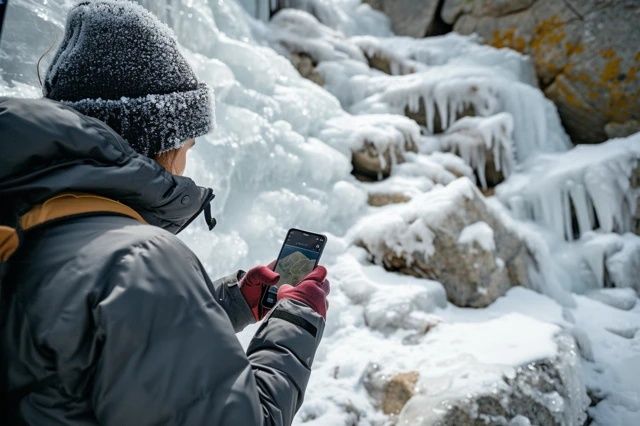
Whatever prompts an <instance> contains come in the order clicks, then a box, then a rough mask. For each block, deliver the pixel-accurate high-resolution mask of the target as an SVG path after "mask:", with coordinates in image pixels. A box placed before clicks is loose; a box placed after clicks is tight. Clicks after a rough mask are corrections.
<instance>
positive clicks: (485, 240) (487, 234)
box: [458, 222, 496, 251]
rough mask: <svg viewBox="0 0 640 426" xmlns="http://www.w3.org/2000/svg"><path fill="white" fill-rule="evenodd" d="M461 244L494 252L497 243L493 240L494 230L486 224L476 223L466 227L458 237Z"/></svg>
mask: <svg viewBox="0 0 640 426" xmlns="http://www.w3.org/2000/svg"><path fill="white" fill-rule="evenodd" d="M458 243H459V244H473V243H476V244H478V246H480V247H481V248H483V249H484V250H486V251H494V250H495V249H496V243H495V241H494V239H493V229H491V227H490V226H489V225H487V223H486V222H476V223H473V224H471V225H469V226H466V227H465V228H464V229H463V230H462V232H461V233H460V236H459V237H458Z"/></svg>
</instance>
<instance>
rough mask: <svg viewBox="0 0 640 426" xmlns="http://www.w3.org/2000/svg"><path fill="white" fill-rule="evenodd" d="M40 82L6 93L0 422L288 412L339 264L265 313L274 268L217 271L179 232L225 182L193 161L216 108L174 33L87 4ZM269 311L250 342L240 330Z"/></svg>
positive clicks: (300, 391)
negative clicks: (38, 90) (11, 246)
mask: <svg viewBox="0 0 640 426" xmlns="http://www.w3.org/2000/svg"><path fill="white" fill-rule="evenodd" d="M43 92H44V95H45V98H44V99H9V98H1V99H0V140H1V142H0V199H1V200H2V202H1V203H0V224H2V225H7V227H5V229H9V228H8V226H9V225H11V226H18V227H19V226H22V227H23V228H24V229H23V230H22V231H21V234H22V235H21V238H20V244H19V246H18V247H17V249H16V251H15V252H14V253H13V254H12V255H11V257H10V258H9V259H8V260H7V262H6V265H5V266H6V268H5V269H6V271H5V274H4V278H2V280H1V281H2V294H1V298H0V303H1V307H0V308H1V309H0V312H1V319H0V321H1V322H0V346H1V357H2V359H1V364H0V368H1V371H0V387H1V390H2V392H3V398H4V403H5V406H7V407H8V408H6V410H7V412H6V413H4V415H3V416H2V419H3V420H2V421H1V422H0V423H2V424H12V423H13V422H16V423H26V424H33V425H44V424H46V425H53V424H60V425H62V424H64V425H94V424H100V425H151V424H170V425H203V424H211V425H254V424H255V425H282V424H290V423H291V422H292V419H293V417H294V415H295V413H296V411H297V410H298V409H299V407H300V405H301V403H302V400H303V396H304V393H305V389H306V386H307V382H308V380H309V375H310V368H311V364H312V361H313V358H314V356H315V352H316V348H317V346H318V344H319V342H320V339H321V337H322V333H323V329H324V321H325V319H324V318H325V316H326V311H327V302H326V296H327V294H328V293H329V283H328V281H327V280H326V273H327V272H326V269H325V268H324V267H322V266H319V267H317V268H316V269H314V270H313V271H312V272H311V273H310V274H309V275H308V276H306V277H305V278H304V279H303V280H302V281H301V283H299V284H298V285H297V286H295V287H292V286H288V285H283V286H282V287H280V289H279V292H278V299H279V302H278V304H277V305H276V307H275V308H274V309H273V310H272V311H271V312H268V313H266V314H265V312H263V309H261V307H260V295H261V294H262V291H263V288H264V286H267V285H271V284H274V283H276V282H277V280H278V275H277V274H276V273H275V272H274V271H272V270H271V269H270V268H268V267H267V266H257V267H254V268H252V269H250V270H249V271H248V272H247V273H244V272H242V271H238V272H234V273H233V274H231V275H229V276H227V277H224V278H221V279H219V280H217V281H212V280H210V279H209V277H208V276H207V273H206V272H205V269H204V268H203V266H202V264H201V263H200V262H199V261H198V259H197V258H196V256H195V255H194V253H192V252H191V250H190V249H189V248H188V247H187V246H186V245H185V244H183V243H182V242H181V241H180V240H179V239H178V238H177V237H176V236H175V235H174V234H176V233H178V232H179V231H181V230H182V229H184V228H185V227H186V226H187V225H188V224H189V223H190V222H191V221H192V220H193V219H194V218H195V217H196V216H198V215H199V214H200V213H201V212H202V211H205V212H206V211H207V207H208V205H209V203H210V201H211V199H212V196H213V195H212V191H211V190H210V189H207V188H202V187H199V186H197V185H196V184H195V183H194V182H193V181H192V180H190V179H188V178H186V177H182V176H180V175H181V174H182V172H183V171H184V167H185V164H186V161H187V160H186V158H187V155H186V154H187V151H188V150H189V149H190V148H191V147H192V146H193V144H194V138H196V137H198V136H201V135H203V134H205V133H207V132H208V131H209V130H210V127H211V126H212V122H213V117H212V111H211V106H210V105H211V100H212V99H211V97H212V93H211V91H210V90H209V89H208V87H207V86H206V85H205V84H203V83H201V82H199V81H198V80H197V78H196V76H195V74H194V72H193V70H192V69H191V67H190V66H189V65H188V63H187V61H186V60H185V58H184V57H183V55H182V54H181V53H180V51H179V50H178V47H177V44H176V42H175V40H174V38H173V34H172V33H171V32H170V30H169V29H168V28H167V27H166V26H164V25H163V24H161V23H160V22H159V20H158V19H157V18H156V17H154V16H153V15H152V14H151V13H150V12H148V11H146V10H145V9H144V8H142V7H141V6H139V5H136V4H133V3H130V2H122V1H118V0H99V1H85V2H82V3H80V4H78V5H76V6H74V7H73V8H72V9H71V10H70V12H69V15H68V17H67V25H66V29H65V35H64V38H63V40H62V43H61V45H60V47H59V48H58V50H57V52H56V54H55V55H54V57H53V59H52V63H51V65H50V66H49V68H48V70H47V73H46V76H45V81H44V86H43ZM81 206H104V208H102V207H101V208H102V210H103V211H100V210H101V208H92V207H89V208H88V210H86V211H85V213H84V214H71V213H70V212H76V213H77V212H78V211H79V210H78V209H79V208H80V207H81ZM42 215H49V216H47V217H54V218H56V219H55V220H50V221H48V222H46V223H44V224H41V225H36V226H33V227H32V228H29V229H28V231H27V230H26V229H27V228H26V226H27V225H28V224H29V223H32V222H33V221H34V220H35V221H36V223H37V220H38V217H41V216H42ZM25 224H27V225H25ZM1 252H2V250H1V247H0V254H1ZM3 265H4V264H3ZM263 317H264V318H263ZM261 319H262V320H263V323H262V324H261V325H260V327H259V328H258V330H257V332H256V334H255V336H254V337H253V340H251V342H250V344H249V347H248V349H247V351H246V353H245V351H244V350H243V349H242V347H241V345H240V343H239V341H238V340H237V338H236V336H235V335H234V332H238V331H239V330H242V329H243V328H244V327H245V326H246V325H247V324H249V323H252V322H255V321H257V320H261ZM16 395H17V396H16ZM10 398H12V399H10Z"/></svg>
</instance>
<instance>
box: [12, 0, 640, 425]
mask: <svg viewBox="0 0 640 426" xmlns="http://www.w3.org/2000/svg"><path fill="white" fill-rule="evenodd" d="M72 3H73V2H72V1H70V0H61V1H59V2H58V1H56V2H52V1H48V0H14V1H12V2H11V3H10V7H9V11H8V14H7V17H6V22H5V24H6V27H5V30H4V32H3V37H2V45H1V46H0V47H1V49H0V72H1V74H0V95H9V96H28V97H35V96H40V89H39V84H38V78H37V72H36V62H37V60H38V58H39V57H40V56H41V55H42V54H43V53H44V52H45V51H46V50H47V49H48V48H49V47H50V45H51V43H54V44H55V42H56V41H57V40H60V37H61V33H62V30H63V27H64V17H65V10H66V9H67V8H68V7H69V6H70V5H71V4H72ZM141 3H142V4H143V5H145V6H146V7H147V8H149V9H150V10H151V11H152V12H154V13H156V14H157V15H158V16H159V17H160V18H161V19H162V20H163V21H165V22H166V23H167V24H169V25H170V26H171V27H172V28H173V29H174V31H175V32H176V35H177V38H178V40H179V42H180V44H181V46H182V47H183V49H184V51H185V53H186V55H187V57H188V59H189V60H190V61H191V63H192V64H193V66H194V67H195V69H196V71H197V74H198V75H199V76H200V78H201V79H202V80H204V81H206V82H207V83H208V84H209V85H210V86H211V87H213V88H214V90H215V92H216V106H215V107H216V116H217V122H218V126H217V128H216V130H215V131H214V132H212V133H211V134H210V135H208V136H206V137H203V138H201V140H200V141H199V143H198V144H197V145H196V149H195V150H194V152H193V153H192V154H191V158H190V164H189V166H188V169H187V174H188V175H190V176H191V177H192V178H193V179H194V180H196V181H197V182H199V183H201V184H202V185H206V186H211V187H212V188H214V190H215V191H216V193H217V197H216V199H215V202H214V204H213V207H214V210H215V212H214V214H215V216H216V217H217V218H218V220H219V225H218V226H217V227H216V229H215V232H213V233H210V232H208V231H206V227H205V224H204V223H199V222H198V223H195V224H194V225H192V226H191V227H190V228H189V229H188V230H187V231H186V232H185V233H184V234H182V238H183V239H184V240H185V241H186V242H187V244H188V245H189V246H190V247H191V248H192V249H193V250H194V251H195V252H196V253H197V254H198V256H199V257H200V258H201V259H202V260H203V262H204V264H205V265H206V267H207V269H208V271H209V272H210V274H212V275H213V276H214V277H215V276H219V275H222V274H226V273H228V272H230V271H231V270H233V269H235V268H248V267H251V266H252V265H255V264H257V263H267V262H269V261H270V260H272V259H273V257H274V256H275V255H276V254H277V250H278V248H279V245H280V244H281V241H282V238H283V237H284V235H285V233H286V231H287V229H289V228H290V227H297V228H307V229H310V230H313V231H317V232H323V233H325V234H327V235H328V237H329V239H328V244H327V247H326V249H325V254H324V255H323V263H325V264H326V265H327V266H328V269H329V272H330V279H331V282H332V293H331V296H330V311H329V317H328V322H327V328H326V331H325V335H324V338H323V342H322V345H321V346H320V348H319V350H318V354H317V357H316V361H315V364H314V371H313V374H312V377H311V381H310V383H309V387H308V391H307V396H306V399H305V403H304V405H303V407H302V409H301V411H300V413H299V414H298V416H297V418H296V422H297V423H298V424H313V425H343V424H344V425H350V424H363V425H366V424H387V423H389V422H392V421H395V420H398V421H399V422H400V423H403V424H431V422H432V421H433V419H434V417H432V416H435V415H436V414H437V413H438V412H439V411H438V410H440V411H441V410H442V408H443V407H446V404H447V401H448V400H454V399H456V398H459V397H460V396H461V395H462V396H463V397H464V396H466V395H467V394H473V393H474V392H476V391H478V392H480V391H487V389H494V387H495V389H496V392H498V391H500V389H501V388H500V386H503V385H500V386H498V384H500V383H503V384H504V383H505V381H504V380H506V379H505V378H507V379H509V380H512V379H513V380H515V379H514V377H516V378H517V377H518V374H519V373H518V371H520V370H521V369H522V368H523V366H527V365H532V364H531V363H535V362H537V361H539V360H541V359H555V360H557V363H558V372H559V373H558V374H559V375H560V376H561V377H562V382H563V386H564V387H565V390H566V395H563V396H564V399H563V397H561V396H560V395H559V394H558V392H556V391H554V392H546V393H545V392H540V391H539V390H536V389H534V388H531V389H530V393H531V394H532V398H533V399H534V400H535V401H537V402H538V403H540V404H541V405H542V406H544V407H546V408H548V411H549V413H551V414H550V415H551V416H552V418H553V419H554V421H556V422H557V424H567V425H573V424H582V422H584V421H585V420H586V415H585V410H587V409H588V415H589V417H590V418H591V419H593V424H599V425H633V424H640V380H638V378H640V331H639V330H640V304H638V303H637V302H638V293H636V292H639V291H640V284H639V283H640V278H638V277H639V276H640V237H638V236H637V235H635V234H634V233H632V232H633V227H634V224H633V220H634V219H633V216H634V214H635V213H636V212H635V209H636V206H637V205H638V195H639V194H638V191H639V190H638V188H637V187H634V186H633V185H632V184H631V180H632V175H633V173H634V170H636V168H637V167H638V162H639V160H640V134H636V135H633V136H630V137H628V138H626V139H620V140H613V141H609V142H607V143H605V144H602V145H597V146H579V147H575V148H572V145H571V142H570V141H569V138H568V136H567V135H566V134H565V132H564V131H563V129H562V126H561V124H560V120H559V118H558V114H557V112H556V109H555V107H554V106H553V104H552V103H551V102H550V101H548V100H547V99H546V98H545V97H544V95H543V94H542V92H541V91H540V90H539V89H538V88H537V87H536V83H535V76H534V75H533V71H532V67H531V64H530V63H529V60H528V59H527V58H526V57H523V56H522V55H519V54H517V53H515V52H513V51H510V50H507V49H494V48H491V47H487V46H483V45H482V44H480V42H479V41H478V40H477V39H475V38H474V37H463V36H458V35H454V34H451V35H446V36H442V37H433V38H427V39H422V40H415V39H410V38H406V37H395V36H393V34H392V33H391V30H390V29H389V25H388V22H387V20H386V18H385V17H384V16H383V15H381V14H379V13H378V12H374V11H373V10H371V9H370V8H369V7H368V6H366V5H361V4H360V2H359V0H325V1H319V0H317V1H314V0H304V1H303V0H296V1H293V0H292V1H289V2H288V3H289V4H290V5H291V6H296V7H298V8H299V9H298V10H289V11H283V12H281V13H280V14H279V15H277V16H276V18H275V19H274V20H272V21H271V22H269V23H265V22H263V21H260V20H256V19H254V18H252V17H251V16H250V15H249V14H248V13H247V12H246V11H245V9H244V8H243V6H242V5H241V3H244V7H246V8H248V9H250V10H251V12H252V13H259V14H262V15H263V16H264V14H265V9H261V10H258V11H256V10H255V7H256V6H255V5H256V3H255V2H253V1H249V0H242V1H235V0H215V1H214V0H191V1H171V0H159V1H158V0H154V1H152V0H148V1H146V0H144V1H141ZM262 3H263V4H264V7H266V3H267V2H266V1H265V2H262ZM305 11H311V12H313V13H314V14H315V16H316V17H314V16H312V15H311V14H309V13H307V12H305ZM292 53H296V54H300V53H304V54H305V55H307V56H308V57H310V58H312V61H311V62H313V66H314V68H315V72H316V73H317V74H318V75H319V76H320V77H321V78H322V79H323V81H324V88H323V87H321V86H319V85H317V84H315V83H312V82H311V81H309V80H307V79H305V78H302V77H301V76H300V74H299V73H298V71H297V70H296V69H295V68H294V67H293V66H292V65H291V62H290V60H289V58H288V56H290V55H291V54H292ZM375 55H379V56H380V57H384V58H386V59H387V60H388V62H389V70H390V73H384V72H382V71H379V70H377V69H374V68H372V67H370V64H369V59H371V57H373V56H375ZM50 57H51V55H49V56H47V57H45V58H44V60H43V65H42V66H41V69H42V71H41V72H42V73H44V70H45V66H46V63H47V62H48V59H50ZM469 114H471V115H473V116H466V115H469ZM405 115H406V116H409V117H411V119H409V118H406V117H405ZM369 145H370V146H369ZM368 147H369V148H371V149H373V150H374V152H375V154H376V155H378V157H379V163H380V165H381V167H383V168H384V167H385V166H387V165H388V164H386V163H390V164H391V165H392V166H393V167H389V168H388V169H389V170H388V175H389V177H388V178H386V179H384V180H381V181H379V182H361V181H359V180H357V179H356V178H355V177H354V176H353V175H352V174H351V168H352V164H351V156H352V152H357V151H359V150H363V149H369V148H368ZM385 152H388V155H385V154H384V153H385ZM490 157H491V158H490ZM374 159H375V158H374ZM489 162H491V163H492V164H493V165H494V167H495V169H496V171H497V172H500V173H501V174H502V175H503V176H504V177H506V180H505V181H504V182H503V183H501V184H500V185H499V186H498V187H497V189H496V197H491V198H490V199H488V201H487V204H488V206H489V209H490V210H491V212H492V213H491V214H492V215H493V216H494V217H497V218H499V220H500V221H501V223H503V224H504V226H505V227H507V228H509V229H510V230H511V231H512V232H513V233H515V234H517V236H518V238H520V239H521V240H522V241H524V242H525V243H526V245H527V247H528V250H529V251H530V252H531V256H532V257H533V258H534V259H535V264H536V268H531V270H529V273H530V274H531V275H532V277H531V280H530V286H529V287H530V288H525V287H523V286H517V287H513V288H511V289H510V290H509V291H508V292H507V293H506V294H505V295H504V296H503V297H500V298H498V299H497V300H496V301H495V302H494V303H492V304H490V305H489V306H488V307H485V308H480V309H473V308H460V307H457V306H455V305H453V304H451V303H449V302H447V296H446V292H445V288H444V287H443V284H442V283H440V282H437V281H435V280H432V279H426V278H418V277H414V276H409V275H405V274H401V273H398V272H389V271H387V270H385V269H384V268H383V267H382V266H379V265H377V264H374V263H372V262H371V256H370V254H369V253H367V252H366V251H365V250H364V249H363V248H361V247H359V246H358V244H357V241H356V240H355V239H354V234H358V235H360V236H361V237H362V234H363V232H366V230H367V229H370V230H371V234H369V235H368V236H369V237H370V238H378V237H379V236H380V235H379V234H380V233H377V234H375V233H374V231H375V230H376V229H375V228H376V223H375V221H373V220H372V219H371V218H372V217H378V218H383V219H384V220H383V222H384V223H385V224H387V225H389V224H391V225H392V227H391V228H385V232H386V231H388V230H389V229H394V230H395V231H394V232H393V233H392V234H390V235H389V236H388V237H389V238H388V241H390V242H393V244H395V246H397V247H400V246H402V247H407V246H411V244H412V243H415V241H418V242H420V243H421V244H416V245H415V249H416V250H418V251H420V250H421V251H422V252H423V253H424V252H430V251H432V250H434V246H433V244H432V237H433V234H428V233H426V232H427V231H429V228H428V226H429V225H430V221H432V220H433V221H435V220H437V221H442V220H443V218H442V217H440V216H442V215H439V212H438V208H437V207H438V206H436V205H421V204H420V203H421V201H424V202H431V201H433V200H438V202H439V203H441V205H443V206H445V205H448V204H447V203H449V204H450V203H455V202H456V199H455V197H453V196H452V197H451V198H447V197H448V195H447V194H454V195H455V194H457V193H458V192H457V189H456V188H458V189H459V188H461V187H464V186H465V185H466V183H464V182H465V181H466V179H467V178H468V179H470V181H474V182H476V184H477V185H478V186H480V187H483V188H484V187H487V186H489V183H490V182H489V183H488V179H487V176H485V169H486V167H487V164H488V163H489ZM636 173H637V172H636ZM460 176H463V177H466V178H463V179H457V178H459V177H460ZM379 177H382V176H379ZM461 182H462V183H461ZM467 182H468V181H467ZM447 185H449V186H447ZM430 191H435V192H434V193H433V194H429V192H430ZM424 193H427V195H425V194H424ZM372 194H382V195H385V194H396V195H397V194H400V195H401V197H400V198H401V199H402V201H408V200H411V201H410V202H409V204H407V205H408V206H413V205H415V206H416V209H415V212H414V213H415V216H416V217H417V216H419V215H422V216H420V220H415V218H411V219H407V217H408V216H407V215H408V213H407V208H406V206H404V208H399V207H398V206H397V205H393V204H391V205H382V204H384V203H381V204H380V205H377V206H372V205H369V204H368V203H367V200H368V199H370V197H371V196H372ZM447 208H450V207H447ZM398 211H401V212H402V213H401V214H399V213H398ZM409 213H410V212H409ZM374 215H375V216H374ZM372 222H373V223H372ZM405 222H406V223H405ZM414 223H417V224H419V226H420V228H417V227H416V228H410V229H409V228H408V226H413V225H408V224H414ZM366 226H369V228H366ZM416 226H418V225H416ZM363 229H364V230H365V231H363ZM356 231H357V232H356ZM494 231H495V230H493V229H492V228H491V227H490V226H489V225H488V224H487V223H486V222H485V221H480V220H474V221H473V223H468V224H466V226H465V227H464V229H462V231H461V232H460V235H459V236H457V237H456V239H455V240H456V241H457V242H458V243H459V244H461V245H465V246H468V247H470V248H469V250H480V251H482V250H484V252H493V251H495V250H499V247H496V245H497V244H498V243H499V242H498V241H497V240H495V238H494ZM429 232H430V231H429ZM403 236H404V237H406V238H408V239H411V238H412V239H413V240H406V241H405V240H402V241H401V239H402V238H401V237H403ZM396 240H397V241H396ZM414 240H415V241H414ZM394 241H395V242H394ZM496 259H497V260H496V268H498V269H499V268H501V267H502V266H501V265H499V264H498V263H499V262H498V260H500V258H496ZM528 282H529V281H528ZM610 286H615V288H608V287H610ZM605 287H607V288H605ZM634 289H635V291H634ZM253 330H254V328H252V329H250V330H246V331H245V332H244V333H242V335H240V336H239V337H240V338H241V340H242V341H243V342H247V341H248V340H249V339H250V338H251V334H252V332H253ZM568 336H569V337H568ZM566 342H570V343H566ZM573 342H575V343H573ZM572 345H575V346H572ZM562 348H564V349H562ZM567 348H568V349H567ZM406 372H417V376H416V377H417V379H416V382H415V392H416V395H415V396H414V397H413V398H412V399H411V400H409V402H408V403H407V405H406V406H405V409H404V410H403V412H401V413H400V414H399V415H398V416H396V415H387V414H385V413H384V412H383V408H382V407H381V401H380V398H382V397H381V396H380V392H384V389H385V383H386V382H388V380H389V379H390V378H391V377H392V376H394V375H396V374H398V373H406ZM507 381H508V380H507ZM496 386H497V387H496ZM585 386H586V389H588V392H589V397H590V399H588V398H587V395H586V393H585ZM443 404H444V405H443ZM589 404H590V405H591V406H590V407H588V408H587V405H589ZM489 421H491V422H494V423H498V424H499V422H502V424H513V425H526V424H535V420H534V419H533V417H531V418H526V417H525V416H522V415H520V416H517V417H514V418H511V419H509V418H505V417H501V418H499V416H498V417H492V418H491V419H489Z"/></svg>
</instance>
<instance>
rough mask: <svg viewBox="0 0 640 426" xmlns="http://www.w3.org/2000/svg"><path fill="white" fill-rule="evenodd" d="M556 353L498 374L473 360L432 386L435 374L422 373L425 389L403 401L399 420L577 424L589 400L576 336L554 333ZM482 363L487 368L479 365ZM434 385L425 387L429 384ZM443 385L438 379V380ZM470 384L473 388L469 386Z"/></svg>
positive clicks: (455, 425)
mask: <svg viewBox="0 0 640 426" xmlns="http://www.w3.org/2000/svg"><path fill="white" fill-rule="evenodd" d="M555 341H556V343H557V355H556V356H554V357H550V358H544V359H540V360H537V361H533V362H530V363H527V364H524V365H520V366H518V367H516V368H515V370H514V371H513V372H510V373H503V375H502V377H500V378H499V376H498V374H496V373H497V372H492V371H491V369H490V367H489V366H482V364H477V365H473V367H474V370H472V369H470V368H465V367H464V366H463V367H460V369H459V370H455V369H454V370H453V371H449V378H448V379H447V380H446V383H447V384H448V385H447V386H445V387H444V388H443V389H442V390H439V389H437V385H438V383H437V380H432V383H431V384H430V383H429V378H425V379H424V383H425V384H424V387H425V389H424V391H420V392H418V393H416V394H415V395H414V396H413V397H412V398H411V399H410V400H409V401H408V402H407V403H406V404H405V406H404V408H403V409H402V411H401V412H400V415H399V418H398V422H397V423H398V424H405V425H416V426H418V425H425V426H426V425H438V426H450V425H451V426H471V425H473V426H476V425H545V426H560V425H581V424H583V422H584V421H585V419H586V417H587V416H586V409H587V407H588V403H589V400H588V398H587V394H586V390H585V386H584V384H583V383H582V380H581V379H580V376H581V374H582V373H581V372H580V371H579V362H580V360H579V358H578V355H577V350H576V346H575V342H574V341H573V339H572V338H571V337H570V336H568V335H566V334H559V335H557V336H556V337H555ZM483 369H486V371H483ZM485 373H489V377H491V374H494V375H495V376H497V377H496V379H495V381H493V383H492V382H491V380H486V381H484V383H482V385H481V386H480V387H479V388H475V386H465V384H466V383H467V381H472V379H471V378H469V379H465V375H467V374H469V375H471V376H473V375H476V376H482V375H483V374H485ZM430 386H431V387H436V388H435V389H431V390H430V389H429V387H430ZM441 386H443V385H441ZM474 388H475V389H474Z"/></svg>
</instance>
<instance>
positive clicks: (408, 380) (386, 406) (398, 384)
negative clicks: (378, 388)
mask: <svg viewBox="0 0 640 426" xmlns="http://www.w3.org/2000/svg"><path fill="white" fill-rule="evenodd" d="M418 377H419V375H418V372H417V371H411V372H408V373H400V374H396V375H395V376H393V377H392V378H391V380H389V382H388V383H387V385H386V386H385V389H384V396H383V398H382V411H383V412H384V413H385V414H398V413H400V411H401V410H402V408H403V407H404V405H405V404H406V403H407V401H408V400H409V399H411V397H412V396H413V394H414V392H415V386H416V383H417V381H418Z"/></svg>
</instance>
